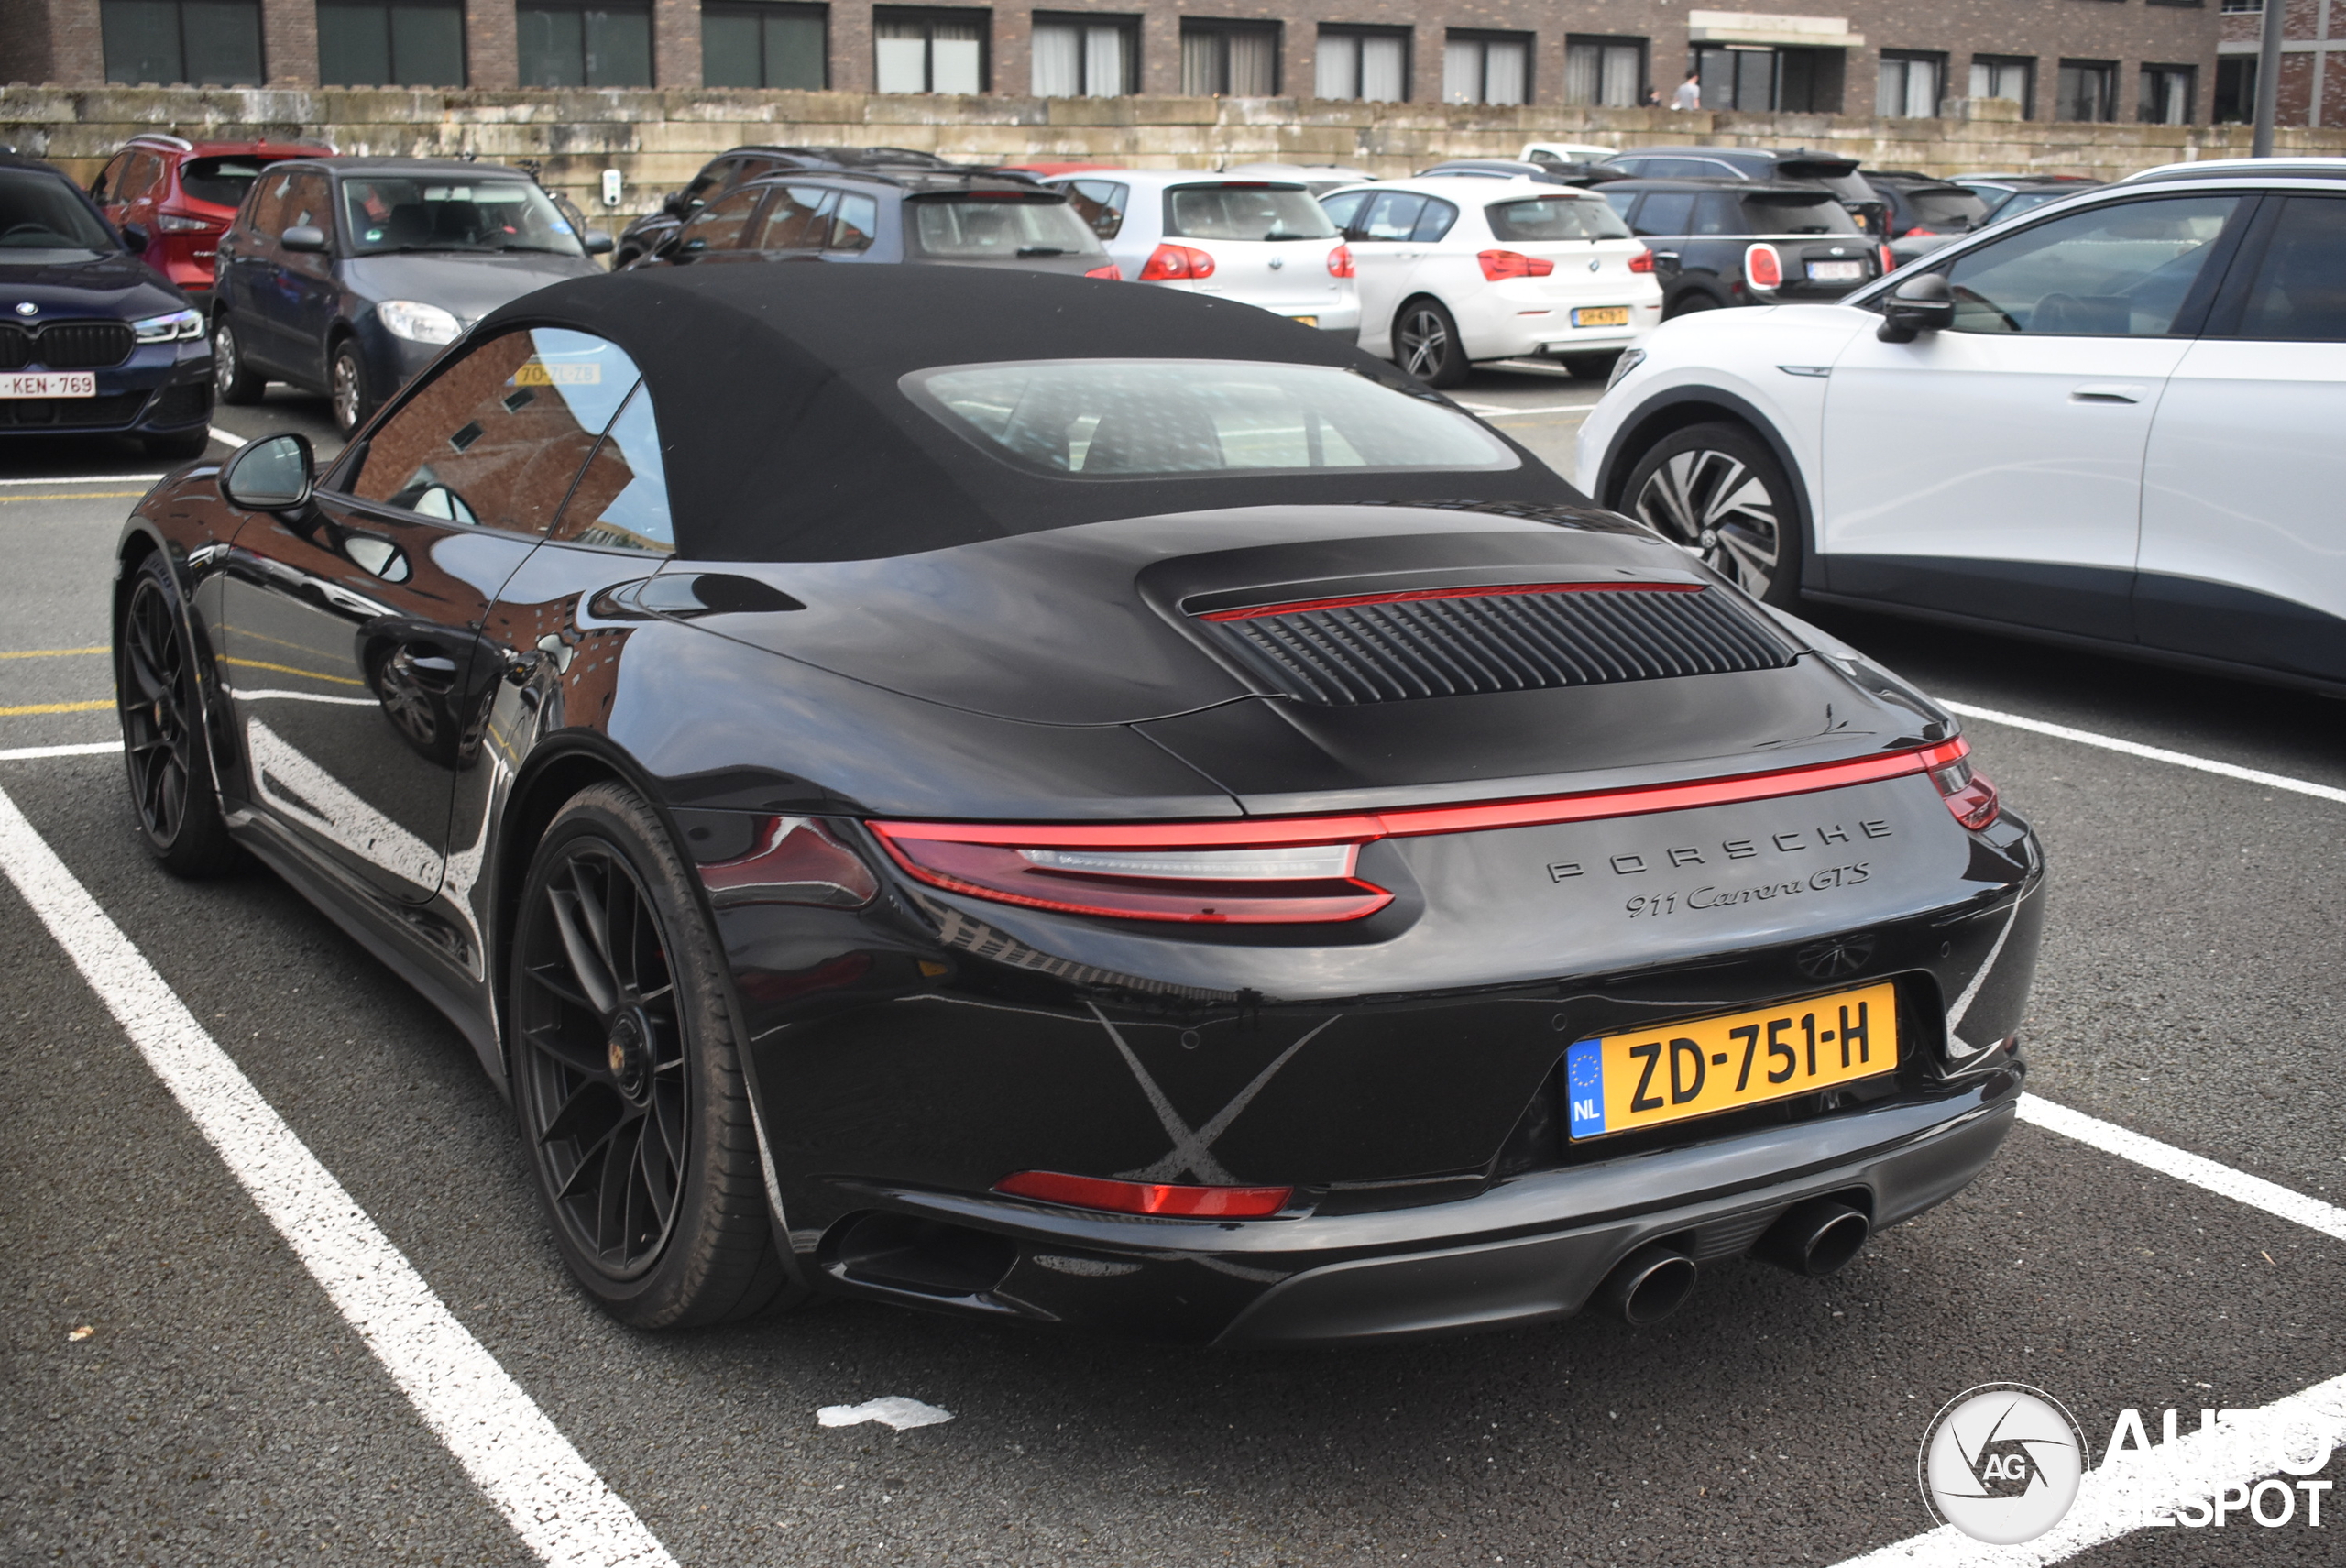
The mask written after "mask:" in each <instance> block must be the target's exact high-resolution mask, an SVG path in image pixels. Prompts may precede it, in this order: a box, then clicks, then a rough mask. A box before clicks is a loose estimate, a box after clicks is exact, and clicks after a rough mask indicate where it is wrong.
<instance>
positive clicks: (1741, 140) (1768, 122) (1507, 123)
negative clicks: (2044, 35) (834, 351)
mask: <svg viewBox="0 0 2346 1568" xmlns="http://www.w3.org/2000/svg"><path fill="white" fill-rule="evenodd" d="M2063 3H2065V4H2082V3H2084V0H2063ZM472 47H474V48H476V49H477V48H478V47H479V40H478V38H477V37H476V38H474V39H473V40H472ZM1968 108H1969V111H1970V112H1971V113H1972V114H1973V115H1977V116H1978V117H1974V118H1962V119H1928V120H1926V119H1875V118H1872V117H1869V116H1858V115H1728V114H1716V115H1715V114H1698V115H1673V114H1671V113H1668V112H1667V111H1663V110H1643V109H1569V108H1563V107H1561V106H1556V105H1534V106H1529V107H1524V108H1467V107H1450V106H1444V105H1440V104H1337V103H1324V102H1318V101H1313V100H1295V99H1284V98H1255V99H1212V98H1179V97H1139V98H1053V99H1041V98H1026V97H1019V96H1015V95H1013V94H1007V93H998V94H992V95H988V96H983V97H967V98H958V97H908V96H899V95H889V96H880V95H876V94H870V93H850V92H830V93H760V92H750V91H746V90H740V91H724V90H717V89H695V90H693V91H690V92H685V91H662V90H658V89H643V90H634V91H619V90H611V91H602V92H596V91H586V90H576V91H562V90H556V89H543V90H537V91H526V92H525V91H509V92H490V91H488V90H485V89H468V90H465V91H461V92H458V91H424V90H417V91H397V90H390V89H315V88H312V89H279V88H249V89H236V88H217V89H197V88H147V87H139V88H134V87H117V88H92V89H86V90H75V89H71V88H60V87H10V88H6V89H0V141H5V142H13V143H15V144H16V146H17V147H18V148H21V149H23V150H24V151H26V152H28V153H31V154H34V155H35V156H38V157H45V158H49V159H52V160H54V161H56V162H58V163H60V164H61V165H62V166H63V167H65V168H66V169H67V170H70V171H71V173H72V174H73V175H74V176H75V177H76V178H77V179H82V180H85V181H86V180H87V179H89V178H90V177H91V176H93V175H94V174H95V173H96V172H97V170H98V169H99V168H100V166H101V165H102V164H103V163H104V159H106V158H107V157H108V156H109V155H110V154H111V152H112V151H113V150H114V149H115V148H118V147H119V146H121V144H122V143H123V141H124V140H125V139H126V137H130V136H133V135H135V134H137V133H138V132H140V131H170V132H172V133H175V134H177V135H181V136H185V137H258V136H261V135H267V136H269V137H278V138H282V139H292V138H295V137H321V136H323V137H331V138H332V139H333V141H334V145H335V146H337V147H339V148H342V149H343V150H344V151H345V152H347V153H354V154H358V153H378V154H401V155H409V156H422V157H447V156H454V155H455V154H457V153H461V152H474V153H477V154H478V155H479V156H480V157H482V158H486V159H538V160H540V161H541V162H543V165H544V169H545V178H546V179H547V181H548V182H549V183H552V184H557V185H560V186H562V187H563V188H565V190H567V191H568V192H570V193H571V194H572V196H573V197H574V199H576V201H577V202H578V203H579V205H580V206H581V207H582V208H584V209H585V210H586V212H588V213H589V214H600V213H602V212H603V211H604V209H603V208H602V206H601V203H600V201H599V199H598V197H599V186H600V181H601V177H602V171H603V170H605V169H617V170H619V171H620V173H621V175H622V177H623V179H624V180H625V181H626V191H627V195H626V198H625V200H624V201H623V202H622V203H621V205H620V208H619V213H618V214H613V215H614V216H619V215H623V214H628V213H633V212H641V211H648V210H650V209H651V208H652V207H653V206H655V205H657V203H658V202H659V198H660V196H661V195H662V193H663V192H667V191H670V190H673V189H674V188H675V187H677V186H679V185H681V184H683V183H684V182H685V180H686V179H688V178H689V177H690V176H691V174H692V173H693V171H694V170H696V169H698V168H699V167H700V165H701V164H702V162H704V161H705V160H706V159H707V158H708V157H709V155H711V154H712V153H715V152H718V151H720V150H722V149H723V148H728V147H733V146H738V145H740V144H741V143H744V142H788V143H802V144H811V145H817V146H821V145H834V146H839V145H845V146H857V147H861V146H871V145H875V144H885V145H889V146H895V147H911V148H926V149H931V150H935V151H937V152H939V153H942V154H944V155H946V156H948V157H950V158H956V159H970V160H972V161H987V162H1009V161H1021V160H1026V159H1066V160H1082V161H1091V162H1100V163H1131V164H1136V165H1140V166H1143V167H1151V168H1206V169H1211V168H1213V167H1216V166H1217V165H1218V164H1220V163H1222V162H1244V161H1250V160H1254V159H1295V160H1300V161H1304V162H1313V163H1326V162H1343V163H1352V164H1356V165H1359V166H1361V167H1363V168H1365V169H1367V170H1370V171H1371V172H1373V173H1376V174H1382V175H1396V174H1406V173H1408V172H1409V171H1410V170H1416V169H1421V168H1423V167H1425V166H1426V165H1427V164H1429V163H1431V162H1434V161H1436V160H1438V159H1444V158H1465V157H1493V156H1503V157H1512V156H1513V155H1514V154H1515V153H1516V152H1517V151H1518V150H1519V149H1520V148H1521V147H1522V144H1523V143H1524V142H1526V141H1530V140H1559V141H1594V142H1598V143H1603V144H1606V145H1609V146H1615V147H1622V148H1628V147H1636V146H1656V145H1661V144H1667V143H1672V142H1705V143H1713V144H1716V145H1720V146H1743V147H1787V146H1808V147H1815V148H1833V149H1835V150H1836V151H1840V152H1843V153H1846V154H1847V155H1849V156H1851V157H1854V158H1858V159H1862V160H1863V161H1865V162H1866V163H1868V164H1869V165H1871V166H1873V167H1875V168H1881V169H1920V170H1930V171H1934V172H1937V173H1956V172H1958V171H1960V170H1970V169H2041V170H2047V171H2051V172H2064V173H2082V174H2090V175H2096V176H2099V177H2101V178H2105V179H2114V178H2116V177H2117V176H2119V175H2121V174H2126V173H2130V172H2132V171H2133V170H2138V169H2146V168H2149V167H2151V166H2152V165H2154V164H2159V163H2169V162H2179V161H2182V160H2185V159H2194V158H2222V157H2238V156H2244V155H2245V154H2246V153H2247V151H2248V142H2249V132H2248V128H2247V127H2246V126H2216V127H2209V126H2137V125H2125V124H2119V125H2068V124H2050V123H2047V122H2045V121H2041V120H2040V121H2033V122H2026V123H2023V122H2019V121H2014V120H2011V119H2006V118H2001V117H1996V116H2000V115H2005V114H2008V113H2009V110H2008V109H2007V108H2006V107H2005V105H2003V104H2001V103H1998V102H1989V103H1984V104H1972V105H1968ZM2276 146H2277V149H2278V150H2281V151H2284V152H2288V151H2298V152H2308V153H2312V152H2319V153H2322V154H2325V155H2329V156H2346V131H2338V130H2306V129H2301V128H2284V129H2283V130H2282V131H2281V132H2280V133H2279V136H2278V137H2277V141H2276Z"/></svg>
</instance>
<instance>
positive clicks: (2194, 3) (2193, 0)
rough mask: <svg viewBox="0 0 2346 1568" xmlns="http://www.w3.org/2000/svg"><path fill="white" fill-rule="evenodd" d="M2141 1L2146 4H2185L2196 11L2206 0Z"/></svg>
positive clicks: (2205, 3)
mask: <svg viewBox="0 0 2346 1568" xmlns="http://www.w3.org/2000/svg"><path fill="white" fill-rule="evenodd" d="M2207 3H2208V0H2143V4H2144V5H2187V6H2189V7H2190V8H2191V9H2193V10H2195V11H2196V10H2198V9H2200V8H2201V7H2202V6H2204V5H2207Z"/></svg>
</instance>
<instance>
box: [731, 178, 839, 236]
mask: <svg viewBox="0 0 2346 1568" xmlns="http://www.w3.org/2000/svg"><path fill="white" fill-rule="evenodd" d="M838 203H839V192H836V191H828V190H825V189H824V188H823V187H822V186H820V185H785V186H784V187H783V188H782V189H781V190H779V191H776V192H773V200H772V201H771V202H769V203H767V204H766V213H765V217H764V218H763V219H762V226H761V227H760V229H759V231H758V234H757V236H756V237H755V238H754V239H751V240H748V241H746V242H744V243H745V244H746V246H747V247H748V248H750V249H751V250H820V249H822V248H823V247H824V246H825V245H826V244H828V242H829V240H830V237H831V214H832V212H833V211H834V210H835V209H836V207H837V204H838ZM723 205H724V203H721V202H720V203H718V204H717V207H721V206H723ZM717 207H711V208H710V209H709V211H710V212H712V213H714V212H716V211H717Z"/></svg>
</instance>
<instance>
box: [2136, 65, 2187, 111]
mask: <svg viewBox="0 0 2346 1568" xmlns="http://www.w3.org/2000/svg"><path fill="white" fill-rule="evenodd" d="M2198 87H2199V72H2198V68H2196V67H2194V66H2188V65H2146V66H2144V67H2143V99H2142V104H2141V106H2140V108H2139V109H2138V110H2137V111H2136V115H2135V117H2136V118H2138V119H2139V120H2141V121H2142V123H2143V124H2144V125H2146V126H2187V125H2189V124H2190V123H2191V109H2192V104H2193V103H2194V101H2195V100H2196V99H2197V98H2198Z"/></svg>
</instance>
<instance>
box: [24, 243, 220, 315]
mask: <svg viewBox="0 0 2346 1568" xmlns="http://www.w3.org/2000/svg"><path fill="white" fill-rule="evenodd" d="M20 302H21V303H27V304H33V305H38V306H39V307H40V313H38V315H30V316H27V315H20V314H18V313H17V312H16V305H17V304H18V303H20ZM186 306H187V298H186V296H184V295H183V294H181V292H180V291H178V290H177V289H174V288H172V287H171V286H170V284H168V283H166V282H164V281H163V280H161V279H159V278H158V277H157V276H156V275H155V274H154V273H153V272H152V271H150V270H148V267H147V264H146V263H145V262H143V261H139V260H137V259H135V258H131V257H128V256H125V255H123V254H122V253H121V252H119V251H116V252H115V253H113V254H111V255H105V256H95V255H93V254H91V253H90V252H89V251H86V250H37V251H31V252H18V253H16V254H15V255H11V254H9V253H8V252H6V251H5V250H0V308H5V311H6V314H5V316H0V320H6V321H11V322H15V323H17V324H19V325H22V326H38V325H39V324H40V323H42V322H47V321H62V320H67V319H70V318H73V317H83V318H87V317H90V316H107V317H122V318H126V319H131V318H137V317H139V316H152V315H161V314H163V313H166V312H170V311H177V310H183V309H185V308H186Z"/></svg>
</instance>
